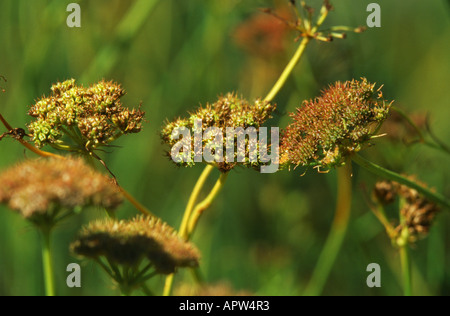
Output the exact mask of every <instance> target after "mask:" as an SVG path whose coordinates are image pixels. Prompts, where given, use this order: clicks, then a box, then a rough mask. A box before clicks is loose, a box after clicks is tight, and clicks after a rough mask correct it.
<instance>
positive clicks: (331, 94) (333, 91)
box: [280, 78, 391, 169]
mask: <svg viewBox="0 0 450 316" xmlns="http://www.w3.org/2000/svg"><path fill="white" fill-rule="evenodd" d="M380 89H381V88H380ZM380 89H378V90H375V84H371V83H369V82H368V81H367V79H365V78H362V80H361V81H358V80H352V81H346V82H344V83H341V82H337V83H335V84H334V85H330V87H329V88H328V89H326V90H324V91H323V92H322V94H321V96H319V97H317V98H316V99H314V100H309V101H304V102H303V104H302V107H300V108H298V109H297V111H296V112H295V113H291V114H290V116H291V117H292V119H293V121H294V122H293V123H291V124H290V125H289V126H288V127H287V128H286V130H285V131H284V132H283V136H282V140H281V147H280V155H281V157H280V163H281V165H284V166H289V165H295V166H296V167H297V166H304V167H308V166H314V167H320V168H324V169H330V168H332V167H339V166H341V165H342V164H344V163H345V160H346V158H347V157H348V156H350V155H351V154H353V153H355V152H358V151H359V150H361V148H362V146H363V144H364V143H367V142H368V141H369V140H370V138H371V136H373V131H374V127H376V126H378V125H379V124H381V123H382V122H383V121H384V120H385V119H386V117H387V116H388V113H389V108H390V105H391V104H390V103H386V102H385V101H384V100H383V98H382V94H381V91H380ZM376 92H378V95H375V94H376Z"/></svg>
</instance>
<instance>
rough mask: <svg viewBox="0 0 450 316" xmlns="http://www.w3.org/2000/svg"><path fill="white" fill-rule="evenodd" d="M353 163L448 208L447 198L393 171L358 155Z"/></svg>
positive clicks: (449, 203) (354, 157) (449, 206)
mask: <svg viewBox="0 0 450 316" xmlns="http://www.w3.org/2000/svg"><path fill="white" fill-rule="evenodd" d="M352 158H353V161H354V162H356V163H357V164H358V165H360V166H361V167H363V168H365V169H367V170H368V171H370V172H372V173H373V174H376V175H377V176H380V177H382V178H385V179H388V180H391V181H396V182H398V183H400V184H403V185H406V186H407V187H410V188H412V189H415V190H417V192H419V193H420V194H422V195H424V196H425V197H426V198H428V199H429V200H431V201H433V202H435V203H438V204H441V205H443V206H446V207H447V208H450V202H449V201H448V200H447V198H446V197H445V196H443V195H441V194H440V193H437V192H432V191H430V190H428V189H426V188H424V187H423V186H421V185H419V184H417V183H416V182H414V181H412V180H409V179H408V178H406V177H404V176H402V175H400V174H398V173H395V172H393V171H390V170H387V169H385V168H383V167H380V166H378V165H376V164H374V163H372V162H370V161H368V160H367V159H365V158H363V157H362V156H360V155H359V154H355V155H354V156H353V157H352Z"/></svg>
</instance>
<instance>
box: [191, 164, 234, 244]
mask: <svg viewBox="0 0 450 316" xmlns="http://www.w3.org/2000/svg"><path fill="white" fill-rule="evenodd" d="M227 177H228V172H226V173H221V174H220V177H219V179H218V180H217V182H216V184H215V185H214V187H213V189H212V190H211V192H210V193H209V194H208V196H207V197H206V198H205V199H204V200H203V201H201V202H200V203H198V204H197V206H196V207H195V209H194V211H193V212H192V216H191V217H190V220H189V224H188V228H187V232H186V239H187V240H189V239H190V238H191V236H192V233H193V232H194V230H195V227H196V226H197V223H198V220H199V219H200V217H201V215H202V214H203V212H204V211H205V210H206V209H208V208H209V207H210V206H211V204H212V202H214V200H215V199H216V197H217V195H218V194H219V192H220V191H221V190H222V188H223V186H224V184H225V181H226V180H227Z"/></svg>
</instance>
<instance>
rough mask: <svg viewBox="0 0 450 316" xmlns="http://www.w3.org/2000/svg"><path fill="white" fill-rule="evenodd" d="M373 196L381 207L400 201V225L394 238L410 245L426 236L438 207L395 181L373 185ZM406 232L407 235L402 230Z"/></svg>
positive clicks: (412, 178)
mask: <svg viewBox="0 0 450 316" xmlns="http://www.w3.org/2000/svg"><path fill="white" fill-rule="evenodd" d="M408 178H409V179H411V180H414V181H415V182H417V183H420V184H421V185H422V186H423V187H426V185H425V184H424V183H422V182H419V181H417V180H416V179H415V177H414V176H409V177H408ZM374 196H375V198H376V200H377V201H378V202H379V203H381V204H382V205H386V204H390V203H392V202H394V201H395V199H396V198H397V197H399V198H400V199H401V201H402V202H401V203H400V205H401V209H400V215H401V217H402V221H401V223H400V224H399V225H398V226H397V227H396V228H395V233H394V236H391V237H394V238H400V236H402V237H401V238H404V236H407V241H408V242H410V243H414V242H416V241H417V240H418V239H421V238H424V237H426V236H427V235H428V232H429V230H430V227H431V224H432V222H433V220H434V218H435V217H436V215H437V214H438V212H439V207H438V206H437V205H436V204H435V203H433V202H431V201H429V200H428V199H426V198H425V197H424V196H422V195H421V194H420V193H419V192H417V190H415V189H412V188H409V187H407V186H405V185H401V184H399V183H397V182H395V181H380V182H377V183H376V184H375V189H374ZM404 229H406V230H407V234H405V233H404V232H403V230H404Z"/></svg>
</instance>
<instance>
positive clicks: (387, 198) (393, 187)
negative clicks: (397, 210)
mask: <svg viewBox="0 0 450 316" xmlns="http://www.w3.org/2000/svg"><path fill="white" fill-rule="evenodd" d="M397 187H398V186H397V184H394V183H393V182H392V181H379V182H377V183H375V188H374V190H373V193H374V196H375V198H376V199H377V201H378V202H380V203H381V204H383V205H387V204H391V203H393V202H394V201H395V198H396V196H397Z"/></svg>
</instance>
